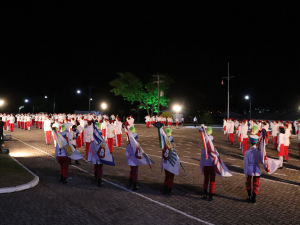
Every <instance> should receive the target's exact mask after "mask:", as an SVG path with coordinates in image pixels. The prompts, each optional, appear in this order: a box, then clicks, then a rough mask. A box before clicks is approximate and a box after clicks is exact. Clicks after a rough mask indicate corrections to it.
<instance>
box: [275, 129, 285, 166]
mask: <svg viewBox="0 0 300 225" xmlns="http://www.w3.org/2000/svg"><path fill="white" fill-rule="evenodd" d="M284 134H285V130H284V127H283V126H280V127H279V134H278V136H277V142H278V147H277V156H278V157H279V160H281V164H280V167H279V168H278V169H282V168H283V166H282V164H283V156H284V155H285V149H284Z"/></svg>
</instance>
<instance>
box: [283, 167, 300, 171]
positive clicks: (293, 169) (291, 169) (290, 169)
mask: <svg viewBox="0 0 300 225" xmlns="http://www.w3.org/2000/svg"><path fill="white" fill-rule="evenodd" d="M286 169H287V170H295V169H290V168H286ZM295 171H299V170H295Z"/></svg>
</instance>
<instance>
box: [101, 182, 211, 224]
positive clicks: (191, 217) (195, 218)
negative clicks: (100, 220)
mask: <svg viewBox="0 0 300 225" xmlns="http://www.w3.org/2000/svg"><path fill="white" fill-rule="evenodd" d="M105 181H106V182H107V183H110V184H112V185H114V186H117V187H119V188H121V189H123V190H125V191H128V192H131V193H132V194H135V195H137V196H140V197H142V198H144V199H147V200H148V201H150V202H154V203H156V204H158V205H160V206H163V207H165V208H168V209H170V210H172V211H174V212H177V213H180V214H181V215H184V216H186V217H188V218H190V219H193V220H196V221H198V222H201V223H205V224H209V225H213V224H212V223H209V222H207V221H205V220H201V219H199V218H197V217H194V216H191V215H189V214H187V213H185V212H182V211H180V210H178V209H175V208H173V207H171V206H169V205H166V204H163V203H161V202H158V201H155V200H153V199H152V198H148V197H146V196H144V195H142V194H139V193H137V192H133V191H131V190H128V189H127V188H125V187H123V186H120V185H118V184H115V183H113V182H111V181H107V180H105Z"/></svg>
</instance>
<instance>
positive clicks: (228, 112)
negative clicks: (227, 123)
mask: <svg viewBox="0 0 300 225" xmlns="http://www.w3.org/2000/svg"><path fill="white" fill-rule="evenodd" d="M227 79H228V90H227V97H228V100H227V119H228V118H229V62H228V78H227Z"/></svg>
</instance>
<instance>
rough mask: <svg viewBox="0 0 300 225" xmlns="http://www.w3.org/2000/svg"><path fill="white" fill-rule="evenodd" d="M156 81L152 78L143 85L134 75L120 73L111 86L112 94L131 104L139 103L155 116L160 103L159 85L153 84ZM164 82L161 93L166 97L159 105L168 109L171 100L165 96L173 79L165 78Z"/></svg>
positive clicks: (161, 84)
mask: <svg viewBox="0 0 300 225" xmlns="http://www.w3.org/2000/svg"><path fill="white" fill-rule="evenodd" d="M164 76H165V75H164ZM155 80H156V79H155V78H152V77H151V79H149V80H148V81H147V82H146V83H143V82H142V81H141V80H140V79H139V78H138V77H137V76H135V75H134V74H132V73H130V72H126V73H118V77H117V78H116V79H114V80H113V81H111V82H110V83H109V84H110V85H111V86H112V87H113V89H112V90H111V92H113V93H115V95H116V96H118V95H120V96H122V97H123V98H124V99H125V100H127V101H130V102H131V104H133V103H134V102H138V103H139V104H140V106H139V107H140V108H143V109H146V110H147V113H148V114H149V115H151V116H153V113H154V112H156V113H157V102H158V93H157V83H153V82H154V81H155ZM163 80H165V82H162V83H160V84H159V91H163V93H164V95H163V96H160V98H159V104H160V105H161V106H163V107H166V106H168V102H169V101H170V100H169V99H168V98H166V97H165V95H166V94H167V93H168V91H169V88H170V87H169V85H170V83H171V82H170V81H171V79H170V78H169V77H168V76H165V77H164V79H163ZM166 80H168V82H166Z"/></svg>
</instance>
